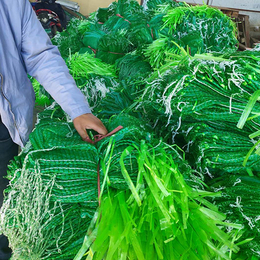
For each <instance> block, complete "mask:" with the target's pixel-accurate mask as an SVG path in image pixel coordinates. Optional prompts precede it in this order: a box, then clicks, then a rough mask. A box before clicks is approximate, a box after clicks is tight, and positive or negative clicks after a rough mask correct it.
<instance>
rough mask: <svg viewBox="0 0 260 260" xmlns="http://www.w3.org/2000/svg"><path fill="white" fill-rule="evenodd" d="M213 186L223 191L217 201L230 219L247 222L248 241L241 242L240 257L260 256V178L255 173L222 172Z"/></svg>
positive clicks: (241, 222)
mask: <svg viewBox="0 0 260 260" xmlns="http://www.w3.org/2000/svg"><path fill="white" fill-rule="evenodd" d="M210 186H211V188H212V190H215V191H216V190H218V191H221V192H222V196H221V197H219V198H215V199H214V202H215V204H216V205H217V206H218V207H219V209H220V210H221V212H223V213H225V214H226V215H227V219H228V221H230V222H233V223H240V224H243V226H244V236H246V237H247V243H242V241H241V243H240V245H239V246H240V247H241V250H240V252H239V253H238V254H237V258H238V259H255V260H256V259H258V258H259V256H260V245H259V240H260V225H259V210H260V209H259V200H258V198H259V195H260V190H259V187H260V181H259V178H257V177H254V176H235V175H233V176H222V177H221V178H217V179H214V180H212V181H211V183H210Z"/></svg>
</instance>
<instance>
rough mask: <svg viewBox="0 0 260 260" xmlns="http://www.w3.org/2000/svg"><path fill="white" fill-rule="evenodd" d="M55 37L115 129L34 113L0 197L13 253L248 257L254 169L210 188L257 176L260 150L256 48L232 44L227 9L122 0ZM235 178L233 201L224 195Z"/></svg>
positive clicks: (255, 251)
mask: <svg viewBox="0 0 260 260" xmlns="http://www.w3.org/2000/svg"><path fill="white" fill-rule="evenodd" d="M149 5H150V6H149ZM213 24H214V28H213ZM209 31H210V32H209ZM53 42H54V43H55V44H56V45H58V47H59V49H60V51H61V54H62V56H63V57H64V59H65V60H66V62H67V64H68V66H69V69H70V72H71V74H72V75H73V77H74V78H75V80H76V83H77V85H78V87H79V88H80V89H81V90H82V92H83V93H84V95H85V96H86V98H87V99H88V101H89V103H90V106H91V107H92V109H93V113H94V114H95V115H97V116H98V117H99V118H100V119H102V121H103V122H104V124H105V125H106V127H107V128H108V130H109V131H111V130H113V129H115V128H116V127H117V126H118V125H123V126H124V129H122V130H120V131H119V132H118V133H116V134H114V135H113V136H112V137H107V138H104V139H102V140H101V141H99V142H98V143H96V144H95V145H93V144H87V143H85V142H83V141H82V140H81V138H80V137H79V135H78V134H77V133H76V131H75V129H74V127H73V125H72V123H71V122H70V120H69V119H68V116H67V115H66V114H65V113H64V112H63V111H62V110H61V108H60V107H59V106H58V105H57V104H56V103H53V104H52V105H51V106H50V107H48V108H47V109H45V110H44V111H43V112H42V113H40V114H39V117H38V124H37V125H36V128H35V130H34V132H33V133H32V134H31V136H30V142H29V143H28V144H27V146H26V148H25V149H24V150H23V151H22V153H21V154H20V155H19V156H18V157H17V158H16V159H15V160H14V162H13V163H12V164H11V166H10V171H9V177H8V178H9V179H10V180H11V185H10V187H9V188H8V189H7V190H6V199H5V203H4V206H3V208H2V209H1V213H2V219H1V226H2V230H3V231H4V233H5V234H6V235H7V236H8V238H9V240H10V243H11V247H12V248H13V251H14V256H13V258H14V259H19V260H20V259H34V260H35V259H72V258H73V257H75V255H76V254H77V253H78V254H77V257H76V259H80V258H81V257H83V255H84V253H85V252H87V254H88V255H87V256H84V258H85V257H88V258H87V259H103V258H105V259H119V258H120V257H122V259H127V258H130V259H152V258H155V259H163V258H165V257H166V256H165V255H167V256H169V259H176V260H179V259H180V258H181V257H182V258H183V259H202V258H203V259H213V258H214V259H243V260H245V259H250V260H255V258H254V257H259V247H258V244H259V232H258V230H257V229H258V225H257V221H258V217H257V216H258V215H259V214H258V207H254V205H255V203H257V202H256V201H255V200H254V199H253V200H252V198H250V196H251V197H253V196H255V193H253V190H254V189H253V188H250V187H253V179H251V180H252V181H251V180H250V181H244V179H243V182H244V183H245V185H244V186H243V187H242V189H241V187H240V186H238V185H237V184H235V182H234V183H232V182H230V183H227V184H226V186H225V185H223V183H222V184H221V187H223V186H225V187H226V190H224V189H223V193H222V194H221V193H220V192H218V191H217V190H218V187H219V188H220V186H217V185H218V184H217V183H218V179H216V178H217V177H221V178H223V180H224V181H225V180H226V178H227V179H228V178H229V177H230V180H232V179H233V178H235V177H234V176H239V178H242V177H240V176H241V175H248V173H249V174H250V175H255V177H254V178H255V180H256V181H255V183H258V182H257V181H258V176H259V169H260V168H259V166H260V165H259V164H260V159H259V158H260V157H259V155H258V154H256V153H253V150H254V149H253V150H252V149H251V152H252V153H248V151H249V150H250V148H251V147H253V146H254V147H253V148H255V149H257V151H258V152H260V151H259V148H258V144H259V142H260V141H259V140H258V139H259V132H258V131H259V125H260V122H259V117H258V116H259V109H260V107H259V102H257V99H258V97H259V84H260V83H259V82H260V77H259V72H260V68H259V66H260V54H259V52H258V51H257V49H255V50H253V51H246V52H243V53H238V52H233V50H235V49H236V44H237V41H236V39H235V29H234V24H233V23H232V21H231V20H230V19H229V18H228V17H226V16H225V15H223V14H222V13H220V12H219V11H217V10H216V9H213V8H209V7H206V6H201V7H200V6H194V7H191V6H188V5H186V4H181V3H175V2H173V1H168V0H167V1H160V0H155V1H153V0H150V1H149V2H148V9H147V8H143V7H141V6H139V5H138V4H137V2H136V1H134V0H120V1H118V2H114V3H112V4H111V5H110V6H109V8H103V9H101V8H100V9H99V10H98V11H97V12H96V13H95V14H93V15H91V18H89V19H87V20H74V21H72V23H71V26H69V27H68V31H64V32H62V33H61V34H59V35H58V36H56V37H55V38H54V39H53ZM215 51H221V53H215ZM201 52H213V53H214V56H213V55H209V54H208V55H199V54H197V53H201ZM97 58H99V59H97ZM111 64H115V66H114V65H111ZM163 64H164V65H163ZM162 65H163V66H162ZM153 69H155V72H154V73H152V72H153V71H152V70H153ZM151 73H152V74H151ZM36 88H37V90H38V92H37V93H40V92H41V93H42V91H41V90H40V86H39V85H37V84H36ZM37 93H36V94H37ZM38 96H39V97H40V98H41V96H40V95H37V97H38ZM122 111H124V113H122ZM237 125H238V126H239V128H237ZM250 134H251V135H250ZM89 135H90V136H91V137H92V136H93V135H95V133H93V132H92V131H89ZM249 135H250V137H249ZM155 137H156V138H155ZM145 143H146V144H148V145H146V144H145ZM179 146H180V147H182V149H183V150H186V155H185V158H186V159H187V161H188V163H187V161H185V160H184V158H183V156H181V155H180V153H179V152H180V151H181V149H180V148H179ZM182 153H183V152H182ZM98 168H99V169H100V174H99V175H98V173H97V172H98ZM192 168H193V169H194V170H191V169H192ZM205 174H206V175H205ZM98 176H99V177H98ZM225 176H227V177H226V178H224V177H225ZM243 178H244V177H243ZM241 180H242V179H241ZM72 183H73V185H71V184H72ZM234 184H235V186H234V187H233V185H234ZM36 187H37V188H36ZM191 187H192V188H191ZM214 187H216V188H215V189H213V191H214V192H207V191H206V190H209V189H210V190H211V189H212V188H214ZM236 187H237V188H238V189H237V190H235V189H233V188H236ZM246 187H248V188H249V189H251V190H252V194H251V193H248V195H249V196H247V193H244V194H245V195H243V199H242V201H243V203H244V204H243V212H246V214H244V215H243V214H242V213H243V212H242V209H241V207H229V205H231V204H232V205H237V204H236V201H237V197H238V196H239V191H240V189H241V190H242V191H245V190H246ZM99 189H100V192H99ZM233 190H234V193H233V194H231V193H232V192H233ZM251 190H250V192H251ZM99 193H100V194H101V196H100V197H99V198H98V194H99ZM225 193H226V194H228V196H226V197H225ZM256 194H257V193H256ZM216 196H218V197H216ZM229 196H230V200H228V198H229ZM207 197H213V198H214V203H216V205H219V206H220V209H221V210H222V211H223V213H225V214H226V215H227V219H226V220H225V216H224V215H223V214H221V213H220V212H218V209H217V207H216V206H214V205H213V204H211V203H210V202H209V198H207ZM99 203H101V204H100V208H99ZM248 203H250V204H248ZM253 203H254V204H253ZM247 204H248V205H247ZM108 208H109V210H107V209H108ZM233 216H235V217H234V218H233ZM245 216H249V217H250V219H251V220H252V223H253V224H254V226H253V225H248V224H247V222H246V221H245V218H244V217H245ZM97 217H98V219H97ZM235 218H236V219H235ZM246 219H247V218H246ZM247 220H248V219H247ZM253 221H254V222H253ZM114 223H118V225H115V224H114ZM231 223H235V224H231ZM250 223H251V222H250ZM241 225H243V229H242V230H241V231H240V230H238V229H240V228H242V226H241ZM225 227H227V228H226V229H225ZM209 231H210V232H209ZM86 234H87V235H86ZM94 240H95V241H94ZM237 240H238V241H239V243H238V244H236V241H237ZM93 241H94V242H93ZM115 241H116V242H115ZM147 241H149V242H150V243H147ZM237 246H239V247H240V248H241V250H240V251H239V252H238V253H236V252H237V250H238V247H237ZM78 251H79V252H78ZM180 254H181V256H180ZM118 255H120V257H118ZM251 256H252V257H251Z"/></svg>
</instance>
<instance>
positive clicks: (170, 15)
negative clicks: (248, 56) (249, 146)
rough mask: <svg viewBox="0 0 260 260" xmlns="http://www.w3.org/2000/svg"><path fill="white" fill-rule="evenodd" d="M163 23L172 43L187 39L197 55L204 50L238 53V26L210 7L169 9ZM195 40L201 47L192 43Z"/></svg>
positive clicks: (197, 6)
mask: <svg viewBox="0 0 260 260" xmlns="http://www.w3.org/2000/svg"><path fill="white" fill-rule="evenodd" d="M163 21H164V25H163V27H169V36H171V37H172V38H171V39H173V40H174V39H178V40H184V39H183V37H185V38H186V39H185V42H186V44H187V45H188V46H189V43H191V44H192V46H193V48H194V51H192V54H193V55H194V54H195V53H196V52H201V53H202V52H203V50H205V52H213V51H219V52H226V51H232V50H233V51H234V50H236V49H237V43H238V41H237V38H236V27H235V23H234V22H233V21H232V20H231V18H230V17H228V16H227V15H225V14H223V13H222V12H221V11H220V10H218V9H215V8H212V7H209V6H207V5H202V6H199V5H196V6H180V7H177V8H173V9H169V10H168V11H167V13H166V15H165V16H164V17H163ZM197 33H198V34H197ZM198 39H199V41H197V40H198ZM194 40H195V41H197V43H196V45H197V46H196V45H194V44H193V43H192V42H193V41H194ZM199 42H201V44H199ZM198 44H199V45H198Z"/></svg>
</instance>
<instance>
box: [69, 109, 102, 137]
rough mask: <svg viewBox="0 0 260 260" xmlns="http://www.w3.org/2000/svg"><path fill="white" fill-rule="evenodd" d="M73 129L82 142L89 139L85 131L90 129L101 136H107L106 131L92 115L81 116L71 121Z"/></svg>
mask: <svg viewBox="0 0 260 260" xmlns="http://www.w3.org/2000/svg"><path fill="white" fill-rule="evenodd" d="M73 124H74V127H75V129H76V130H77V131H78V133H79V135H80V136H81V138H82V140H84V141H86V139H87V138H89V136H88V134H87V131H86V129H92V130H94V131H96V132H98V133H99V134H101V135H106V134H107V129H106V127H105V126H104V125H103V123H102V122H101V121H100V120H99V119H98V118H97V117H96V116H94V115H93V114H83V115H81V116H78V117H76V118H75V119H74V120H73Z"/></svg>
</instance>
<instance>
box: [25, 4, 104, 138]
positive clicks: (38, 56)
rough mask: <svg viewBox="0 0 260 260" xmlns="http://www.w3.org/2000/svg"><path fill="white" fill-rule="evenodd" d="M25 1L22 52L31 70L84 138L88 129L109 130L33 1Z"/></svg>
mask: <svg viewBox="0 0 260 260" xmlns="http://www.w3.org/2000/svg"><path fill="white" fill-rule="evenodd" d="M21 1H22V2H24V10H23V15H22V17H23V21H22V43H21V44H22V45H21V54H22V57H23V60H24V63H25V66H26V70H27V72H28V74H30V75H31V76H32V77H34V78H36V79H37V80H38V81H39V83H40V84H42V85H43V86H44V88H45V89H46V90H47V91H48V92H49V93H50V95H51V96H52V97H53V98H54V99H55V100H56V101H57V103H58V104H59V105H60V106H61V107H62V109H63V110H64V111H65V112H66V113H67V114H68V115H69V116H70V117H71V119H72V120H73V122H74V125H75V128H76V130H77V131H78V132H79V134H80V136H81V137H82V138H83V139H85V138H86V136H87V133H86V131H85V129H93V130H95V131H97V132H98V133H100V134H106V133H107V130H106V128H105V126H104V125H103V124H102V122H101V121H100V120H99V119H98V118H96V117H95V116H94V115H92V114H91V111H90V108H89V105H88V103H87V101H86V99H85V97H84V95H83V94H82V93H81V91H80V90H79V89H78V88H77V86H76V83H75V81H74V79H73V78H72V76H71V75H70V73H69V70H68V68H67V66H66V63H65V61H64V60H63V58H62V57H61V56H60V53H59V51H58V48H57V47H56V46H54V45H52V43H51V41H50V39H49V37H48V35H47V33H46V32H45V30H44V29H43V27H42V25H41V23H40V22H39V21H38V19H37V17H36V14H35V12H34V11H33V9H32V7H31V5H30V2H29V1H28V0H21Z"/></svg>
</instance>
